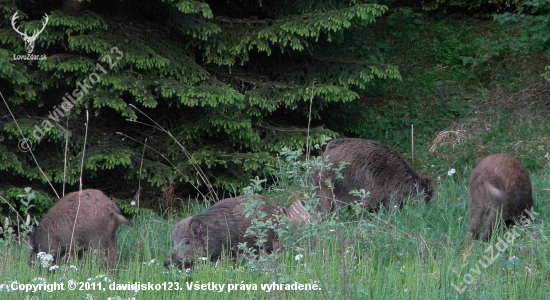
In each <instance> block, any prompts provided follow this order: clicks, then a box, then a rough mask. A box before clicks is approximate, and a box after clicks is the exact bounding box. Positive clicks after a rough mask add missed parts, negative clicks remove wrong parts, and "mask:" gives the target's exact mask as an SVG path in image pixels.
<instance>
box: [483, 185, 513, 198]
mask: <svg viewBox="0 0 550 300" xmlns="http://www.w3.org/2000/svg"><path fill="white" fill-rule="evenodd" d="M483 185H484V186H485V189H486V190H487V192H488V193H489V195H491V196H492V197H494V198H495V199H496V200H497V202H496V203H506V201H507V198H508V196H506V194H505V193H504V192H503V191H501V190H499V189H498V188H497V187H495V186H494V185H492V184H491V183H489V182H488V181H485V182H484V183H483Z"/></svg>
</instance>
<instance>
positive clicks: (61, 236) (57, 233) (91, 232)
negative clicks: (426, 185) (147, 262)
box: [29, 189, 128, 267]
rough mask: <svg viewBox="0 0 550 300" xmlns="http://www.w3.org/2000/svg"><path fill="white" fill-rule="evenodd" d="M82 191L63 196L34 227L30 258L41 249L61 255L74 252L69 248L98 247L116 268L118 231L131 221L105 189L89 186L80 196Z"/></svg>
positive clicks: (54, 254) (104, 257)
mask: <svg viewBox="0 0 550 300" xmlns="http://www.w3.org/2000/svg"><path fill="white" fill-rule="evenodd" d="M79 194H80V193H79V192H73V193H70V194H67V195H66V196H65V197H63V198H61V199H59V200H58V201H57V202H56V203H55V205H54V206H53V207H52V208H50V210H48V212H47V213H46V215H45V216H44V218H43V219H42V221H41V222H40V224H39V225H38V226H37V227H36V228H34V230H33V232H32V234H31V244H32V251H31V254H30V256H29V261H32V260H34V258H35V257H36V254H37V253H38V252H46V253H50V254H51V255H52V256H54V257H56V258H59V257H61V256H63V255H65V254H69V255H70V254H71V253H68V252H69V251H75V250H77V251H79V252H80V251H81V250H87V249H96V250H98V251H99V252H100V253H101V255H102V258H103V259H106V260H107V261H108V262H109V264H110V266H111V267H114V265H115V262H116V259H117V251H116V230H117V227H118V226H119V225H121V224H125V223H127V222H128V220H126V218H125V217H124V216H122V214H121V213H120V209H119V208H118V206H117V205H116V204H115V203H113V201H111V199H109V197H107V196H106V195H105V194H104V193H103V192H101V191H99V190H92V189H88V190H82V194H81V195H80V196H79ZM79 198H80V208H79V207H78V202H79ZM77 211H78V218H77V219H76V225H75V217H76V214H77ZM73 227H74V236H73ZM72 236H73V239H72V246H71V237H72Z"/></svg>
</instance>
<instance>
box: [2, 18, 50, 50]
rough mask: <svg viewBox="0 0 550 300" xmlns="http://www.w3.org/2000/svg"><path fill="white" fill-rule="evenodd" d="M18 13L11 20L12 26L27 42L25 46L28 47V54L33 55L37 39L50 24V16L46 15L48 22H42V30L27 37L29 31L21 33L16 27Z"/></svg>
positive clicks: (35, 31)
mask: <svg viewBox="0 0 550 300" xmlns="http://www.w3.org/2000/svg"><path fill="white" fill-rule="evenodd" d="M17 13H18V11H16V12H15V14H13V17H12V18H11V26H12V27H13V29H14V30H15V31H16V32H17V33H19V34H20V35H21V37H23V40H24V41H25V45H27V53H29V54H30V53H32V50H33V49H34V42H35V41H36V39H37V38H38V35H39V34H41V33H42V31H44V28H46V25H47V24H48V15H47V14H45V15H46V17H45V18H46V20H45V21H44V22H42V24H43V26H42V29H40V30H36V29H35V30H34V33H33V34H32V35H31V36H28V35H27V31H26V30H25V32H21V31H19V27H15V20H17V18H19V16H18V15H17Z"/></svg>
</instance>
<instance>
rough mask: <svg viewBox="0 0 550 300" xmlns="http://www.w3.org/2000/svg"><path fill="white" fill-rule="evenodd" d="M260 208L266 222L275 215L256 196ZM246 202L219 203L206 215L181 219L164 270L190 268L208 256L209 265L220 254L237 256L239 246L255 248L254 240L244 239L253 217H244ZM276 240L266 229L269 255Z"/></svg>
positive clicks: (242, 199) (239, 199) (273, 208)
mask: <svg viewBox="0 0 550 300" xmlns="http://www.w3.org/2000/svg"><path fill="white" fill-rule="evenodd" d="M258 198H259V200H260V201H261V202H262V204H261V205H260V206H259V210H260V211H261V212H264V213H265V214H266V217H265V219H264V220H267V219H269V218H271V217H273V216H274V215H276V214H278V213H279V212H278V209H277V207H276V206H274V205H272V204H270V203H268V202H267V199H266V198H264V197H262V196H258ZM248 199H249V196H248V195H242V196H239V197H236V198H227V199H223V200H220V201H219V202H217V203H216V204H214V205H212V206H211V207H210V208H209V209H207V210H206V211H205V212H203V213H200V214H196V215H194V216H191V217H188V218H185V219H183V220H182V221H180V222H178V223H176V224H175V226H174V228H173V230H172V242H173V244H174V248H173V251H172V255H171V258H168V259H167V260H166V261H165V262H164V266H165V267H169V266H170V263H175V264H176V266H177V267H178V268H181V267H182V266H184V267H185V268H186V269H187V268H190V267H191V266H192V265H193V262H194V260H195V258H196V257H208V256H210V258H211V260H212V261H215V260H217V259H219V258H220V256H221V255H222V253H223V251H224V250H225V251H228V252H229V253H230V255H231V256H232V257H235V256H236V254H237V253H238V252H239V249H238V245H239V244H240V243H244V242H246V243H247V247H254V248H256V249H257V250H258V248H257V246H256V237H254V236H245V233H246V230H247V229H248V228H249V227H250V225H251V222H252V220H253V219H254V218H255V215H254V214H253V215H251V216H249V217H248V218H246V217H245V215H244V211H245V207H244V206H243V204H244V203H246V202H247V201H248ZM275 240H276V236H275V231H274V230H273V229H272V228H270V229H268V236H267V241H266V242H265V244H264V245H263V248H264V249H265V250H266V251H267V252H268V253H269V252H271V251H273V242H274V241H275Z"/></svg>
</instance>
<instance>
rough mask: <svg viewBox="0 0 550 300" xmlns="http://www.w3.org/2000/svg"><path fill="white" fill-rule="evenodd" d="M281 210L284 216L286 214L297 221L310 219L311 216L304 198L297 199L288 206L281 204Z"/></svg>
mask: <svg viewBox="0 0 550 300" xmlns="http://www.w3.org/2000/svg"><path fill="white" fill-rule="evenodd" d="M279 212H280V214H281V215H282V216H285V217H287V218H288V219H290V220H292V221H294V222H296V223H301V222H307V221H309V220H310V216H309V214H308V213H307V212H306V202H305V201H304V200H296V201H294V202H293V203H292V204H291V205H290V206H289V207H288V208H286V207H284V206H279Z"/></svg>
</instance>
